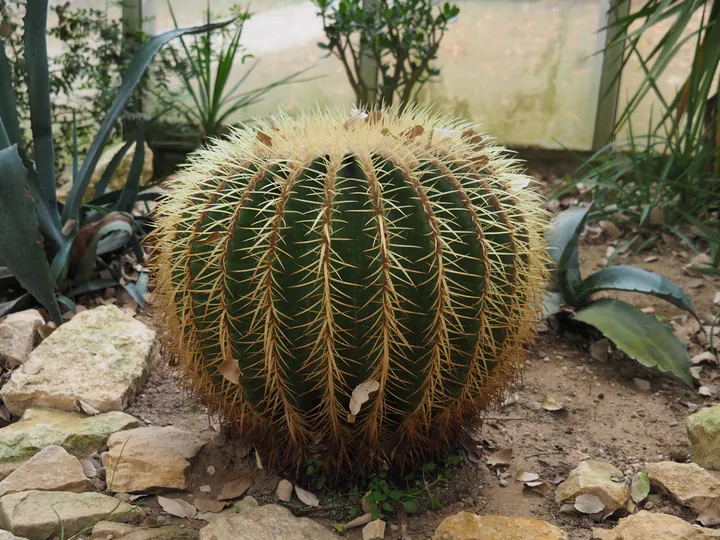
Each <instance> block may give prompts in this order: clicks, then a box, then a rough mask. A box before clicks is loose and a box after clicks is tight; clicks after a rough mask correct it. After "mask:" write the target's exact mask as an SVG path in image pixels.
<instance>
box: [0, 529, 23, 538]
mask: <svg viewBox="0 0 720 540" xmlns="http://www.w3.org/2000/svg"><path fill="white" fill-rule="evenodd" d="M0 540H28V539H27V538H24V537H23V538H21V537H19V536H15V535H14V534H13V533H11V532H8V531H3V530H0Z"/></svg>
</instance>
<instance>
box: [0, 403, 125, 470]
mask: <svg viewBox="0 0 720 540" xmlns="http://www.w3.org/2000/svg"><path fill="white" fill-rule="evenodd" d="M137 425H138V421H137V420H136V419H135V418H133V417H132V416H130V415H129V414H125V413H122V412H109V413H106V414H99V415H97V416H85V415H81V414H77V413H69V412H65V411H56V410H53V409H28V410H27V411H25V414H24V415H23V417H22V418H21V419H20V420H19V421H18V422H15V423H14V424H11V425H9V426H6V427H4V428H2V429H0V479H2V478H5V477H6V476H7V475H8V474H10V473H11V472H12V471H14V470H15V469H17V468H18V467H19V466H20V465H22V463H23V462H25V461H26V460H28V459H29V458H31V457H32V456H34V455H35V454H37V453H38V452H39V451H40V450H42V449H43V448H45V447H46V446H50V445H58V446H62V447H63V448H64V449H65V450H67V451H68V452H70V453H71V454H73V455H74V456H77V457H81V456H87V455H89V454H92V453H93V452H99V451H101V450H103V449H104V448H105V444H106V442H107V440H108V437H109V436H110V435H111V434H112V433H115V432H116V431H121V430H123V429H127V428H131V427H136V426H137Z"/></svg>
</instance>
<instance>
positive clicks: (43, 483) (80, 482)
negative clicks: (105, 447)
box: [0, 445, 91, 497]
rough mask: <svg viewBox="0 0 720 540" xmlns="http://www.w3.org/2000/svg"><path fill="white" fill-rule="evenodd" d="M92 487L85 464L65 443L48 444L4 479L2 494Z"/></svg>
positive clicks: (0, 483)
mask: <svg viewBox="0 0 720 540" xmlns="http://www.w3.org/2000/svg"><path fill="white" fill-rule="evenodd" d="M90 487H91V484H90V480H88V479H87V477H86V476H85V473H84V472H83V467H82V465H81V464H80V462H79V461H78V459H77V458H76V457H74V456H71V455H70V454H68V452H67V450H65V449H64V448H63V447H62V446H55V445H52V446H46V447H45V448H43V449H42V450H40V451H39V452H38V453H37V454H35V455H34V456H33V457H31V458H30V459H28V460H27V461H26V462H25V463H23V464H22V465H20V467H18V468H17V469H15V471H13V472H12V473H10V475H9V476H8V477H7V478H5V479H4V480H3V481H2V482H0V497H2V496H3V495H8V494H10V493H17V492H18V491H30V490H37V491H73V492H75V493H82V492H83V491H88V490H89V489H90Z"/></svg>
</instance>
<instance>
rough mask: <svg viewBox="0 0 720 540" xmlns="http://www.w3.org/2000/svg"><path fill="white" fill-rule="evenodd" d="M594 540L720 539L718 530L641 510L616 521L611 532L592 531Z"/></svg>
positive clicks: (602, 530) (604, 530)
mask: <svg viewBox="0 0 720 540" xmlns="http://www.w3.org/2000/svg"><path fill="white" fill-rule="evenodd" d="M592 537H593V538H594V539H595V540H650V539H652V540H705V539H708V538H720V530H712V529H706V528H705V527H699V526H697V525H691V524H690V523H687V522H686V521H683V520H682V519H680V518H679V517H675V516H671V515H668V514H659V513H658V514H656V513H653V512H648V511H646V510H641V511H640V512H638V513H637V514H633V515H631V516H628V517H626V518H622V519H621V520H620V521H618V524H617V526H616V527H615V528H614V529H612V530H607V529H593V536H592Z"/></svg>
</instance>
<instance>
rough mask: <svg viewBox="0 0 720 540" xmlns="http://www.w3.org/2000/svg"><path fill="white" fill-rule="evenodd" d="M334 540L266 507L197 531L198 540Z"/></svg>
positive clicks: (313, 526)
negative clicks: (198, 532)
mask: <svg viewBox="0 0 720 540" xmlns="http://www.w3.org/2000/svg"><path fill="white" fill-rule="evenodd" d="M280 538H282V540H337V535H336V534H335V533H333V532H331V531H329V530H328V529H326V528H325V527H323V526H322V525H320V524H319V523H316V522H315V521H312V520H311V519H308V518H306V517H303V518H298V517H295V516H293V515H292V513H290V510H288V509H286V508H283V507H282V506H278V505H276V504H267V505H265V506H258V507H255V508H249V509H247V510H244V511H243V512H242V513H241V514H235V515H233V516H228V517H218V518H216V519H213V520H212V521H211V522H210V524H209V525H207V526H206V527H204V528H202V529H200V540H279V539H280Z"/></svg>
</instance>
